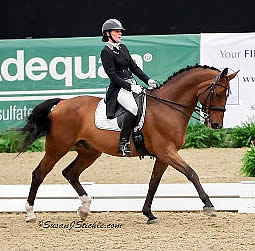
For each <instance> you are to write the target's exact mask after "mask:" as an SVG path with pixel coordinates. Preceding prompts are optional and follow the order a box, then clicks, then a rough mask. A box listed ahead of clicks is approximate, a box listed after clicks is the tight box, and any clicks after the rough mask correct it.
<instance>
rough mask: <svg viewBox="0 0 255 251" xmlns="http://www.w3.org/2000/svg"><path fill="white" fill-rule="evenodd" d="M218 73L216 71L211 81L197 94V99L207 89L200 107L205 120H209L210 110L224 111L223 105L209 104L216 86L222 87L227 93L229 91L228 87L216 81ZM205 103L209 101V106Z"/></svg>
mask: <svg viewBox="0 0 255 251" xmlns="http://www.w3.org/2000/svg"><path fill="white" fill-rule="evenodd" d="M220 75H221V73H218V74H217V75H216V77H215V79H214V81H213V83H212V84H211V85H210V86H208V87H207V88H206V89H205V90H204V91H203V92H201V93H200V94H199V95H198V96H197V99H198V98H199V97H200V96H201V95H203V94H205V93H206V92H207V91H208V93H207V96H206V98H205V102H204V104H202V108H201V111H202V113H203V114H204V117H205V118H204V119H205V122H208V120H210V111H220V112H223V113H224V112H225V111H226V108H225V107H218V106H211V103H212V97H213V96H214V91H215V87H216V86H220V87H222V88H224V89H225V90H226V91H227V93H229V87H226V86H224V85H221V84H219V83H218V81H219V79H220ZM208 101H209V102H208ZM207 103H209V106H207Z"/></svg>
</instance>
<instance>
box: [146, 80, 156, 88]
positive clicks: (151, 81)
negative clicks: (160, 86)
mask: <svg viewBox="0 0 255 251" xmlns="http://www.w3.org/2000/svg"><path fill="white" fill-rule="evenodd" d="M148 85H149V86H150V87H152V88H157V82H156V81H155V80H153V79H149V80H148Z"/></svg>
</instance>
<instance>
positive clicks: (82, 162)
mask: <svg viewBox="0 0 255 251" xmlns="http://www.w3.org/2000/svg"><path fill="white" fill-rule="evenodd" d="M76 151H77V152H78V155H77V157H76V159H75V160H74V161H73V162H72V163H71V164H70V165H68V166H67V167H66V168H65V169H64V170H63V172H62V174H63V175H64V177H65V178H66V179H67V180H68V181H69V183H70V184H71V185H72V186H73V188H74V189H75V191H76V192H77V193H78V195H79V197H80V200H81V202H82V206H81V207H80V208H79V209H78V213H79V215H80V217H81V219H82V220H85V219H86V217H87V216H88V213H89V208H90V204H91V197H90V196H89V195H88V194H87V192H86V191H85V190H84V188H83V187H82V185H81V183H80V181H79V176H80V174H81V173H82V172H83V171H84V170H85V169H86V168H87V167H89V166H90V165H92V164H93V163H94V162H95V160H96V159H97V158H98V157H99V156H100V155H101V152H98V151H97V150H95V149H94V148H91V147H89V146H86V147H84V148H78V149H77V150H76Z"/></svg>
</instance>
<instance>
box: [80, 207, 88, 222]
mask: <svg viewBox="0 0 255 251" xmlns="http://www.w3.org/2000/svg"><path fill="white" fill-rule="evenodd" d="M78 214H79V216H80V218H81V219H82V220H83V221H85V220H86V218H87V216H88V214H89V210H88V209H87V208H85V207H79V209H78Z"/></svg>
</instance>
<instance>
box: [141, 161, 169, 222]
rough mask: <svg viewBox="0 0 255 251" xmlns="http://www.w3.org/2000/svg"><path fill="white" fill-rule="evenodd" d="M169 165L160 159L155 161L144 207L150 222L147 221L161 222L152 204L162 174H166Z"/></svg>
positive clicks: (144, 212)
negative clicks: (154, 213)
mask: <svg viewBox="0 0 255 251" xmlns="http://www.w3.org/2000/svg"><path fill="white" fill-rule="evenodd" d="M167 166H168V164H166V163H164V162H162V161H160V160H159V159H157V160H156V161H155V164H154V168H153V172H152V175H151V179H150V183H149V190H148V193H147V196H146V200H145V203H144V206H143V209H142V211H143V214H144V215H145V216H147V217H148V222H147V223H148V224H152V223H159V219H157V217H155V216H154V215H153V214H152V212H151V204H152V200H153V198H154V195H155V193H156V191H157V188H158V185H159V183H160V180H161V178H162V175H163V174H164V172H165V170H166V168H167Z"/></svg>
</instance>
